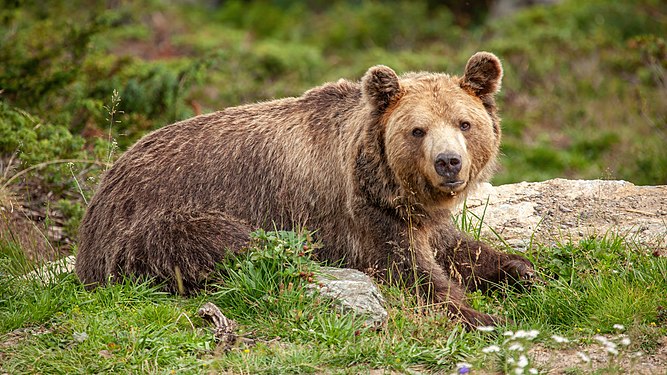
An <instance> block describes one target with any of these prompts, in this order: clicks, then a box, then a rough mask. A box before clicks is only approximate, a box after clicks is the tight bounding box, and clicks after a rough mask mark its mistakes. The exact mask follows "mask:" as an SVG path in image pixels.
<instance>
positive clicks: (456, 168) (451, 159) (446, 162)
mask: <svg viewBox="0 0 667 375" xmlns="http://www.w3.org/2000/svg"><path fill="white" fill-rule="evenodd" d="M435 171H436V172H437V173H438V174H439V175H440V176H442V177H447V178H453V177H454V176H456V175H457V174H458V173H459V172H460V171H461V155H459V154H455V153H453V152H444V153H441V154H438V156H436V158H435Z"/></svg>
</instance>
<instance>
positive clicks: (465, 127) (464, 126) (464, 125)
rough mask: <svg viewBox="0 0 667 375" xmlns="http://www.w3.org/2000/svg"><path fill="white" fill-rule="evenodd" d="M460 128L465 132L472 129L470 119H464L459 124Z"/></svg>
mask: <svg viewBox="0 0 667 375" xmlns="http://www.w3.org/2000/svg"><path fill="white" fill-rule="evenodd" d="M459 129H461V131H464V132H466V131H468V130H470V123H469V122H468V121H462V122H461V124H459Z"/></svg>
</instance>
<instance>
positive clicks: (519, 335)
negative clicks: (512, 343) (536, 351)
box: [514, 329, 540, 340]
mask: <svg viewBox="0 0 667 375" xmlns="http://www.w3.org/2000/svg"><path fill="white" fill-rule="evenodd" d="M539 334H540V331H538V330H536V329H533V330H530V331H524V330H519V331H516V333H515V334H514V338H515V339H527V340H532V339H534V338H535V337H537V335H539Z"/></svg>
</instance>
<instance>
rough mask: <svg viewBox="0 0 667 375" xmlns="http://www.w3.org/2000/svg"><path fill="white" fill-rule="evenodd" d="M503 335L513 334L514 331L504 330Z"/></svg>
mask: <svg viewBox="0 0 667 375" xmlns="http://www.w3.org/2000/svg"><path fill="white" fill-rule="evenodd" d="M503 336H514V332H512V331H505V332H504V333H503Z"/></svg>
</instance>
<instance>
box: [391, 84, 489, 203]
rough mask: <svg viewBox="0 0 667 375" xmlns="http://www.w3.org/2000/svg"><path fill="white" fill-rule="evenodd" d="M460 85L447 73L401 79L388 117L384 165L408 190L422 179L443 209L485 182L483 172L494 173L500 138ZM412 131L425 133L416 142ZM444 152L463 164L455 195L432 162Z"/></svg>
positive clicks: (481, 108) (481, 107)
mask: <svg viewBox="0 0 667 375" xmlns="http://www.w3.org/2000/svg"><path fill="white" fill-rule="evenodd" d="M458 82H459V78H457V77H451V76H449V75H445V74H439V75H433V74H429V75H425V74H420V73H412V74H408V75H405V76H403V77H402V79H401V82H400V83H401V90H402V97H401V100H400V104H399V105H398V106H397V107H396V108H394V109H393V111H392V113H391V115H390V116H389V117H388V119H387V125H386V126H387V128H386V129H387V131H386V133H385V134H386V139H385V142H386V145H387V147H386V148H387V150H390V151H389V154H388V155H387V157H388V161H389V164H390V166H391V167H392V169H393V170H394V172H395V173H396V174H397V177H398V179H399V180H400V181H401V182H402V183H403V184H404V185H405V186H406V187H412V186H420V183H422V181H419V178H420V176H421V178H423V179H426V180H427V181H425V182H426V183H428V184H429V185H430V187H431V189H430V190H435V191H436V192H439V193H441V194H439V196H438V197H437V198H436V199H435V200H436V201H439V202H438V203H440V205H442V204H445V205H446V206H449V205H450V204H453V203H454V201H455V199H452V198H453V195H456V194H458V193H465V192H466V191H467V190H468V189H469V187H470V186H471V185H476V184H477V183H478V182H482V181H480V178H486V177H487V176H486V175H487V173H486V169H489V168H490V169H493V164H494V161H495V157H496V154H497V151H496V150H497V147H498V144H499V143H500V134H494V131H493V121H492V118H491V116H490V115H489V113H488V112H487V111H486V109H485V108H484V105H483V103H482V101H481V100H480V99H479V98H477V97H476V96H474V95H471V94H470V93H469V92H467V91H465V90H463V89H462V88H461V87H460V86H459V84H458ZM464 121H465V122H469V123H470V124H471V128H470V130H468V131H462V130H461V129H460V124H461V123H462V122H464ZM415 128H420V129H423V130H424V131H425V133H426V134H425V136H424V137H422V138H421V139H417V138H415V137H414V136H413V135H412V131H413V129H415ZM471 150H472V151H471ZM448 152H453V153H456V154H458V155H460V156H461V159H462V168H461V171H460V172H459V174H458V179H459V180H463V181H464V184H463V185H461V186H460V187H458V188H457V189H456V190H455V191H451V190H449V189H448V188H445V187H443V186H442V185H441V183H442V182H444V178H443V177H442V176H440V175H438V173H437V172H436V169H435V160H436V157H437V156H438V155H439V154H441V153H448ZM406 158H411V159H412V160H413V163H412V164H413V166H414V170H405V165H406V163H405V159H406ZM482 172H484V173H482ZM427 190H428V189H427ZM448 193H449V194H448ZM451 193H454V194H451ZM433 198H435V197H433ZM443 200H445V201H447V202H443Z"/></svg>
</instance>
